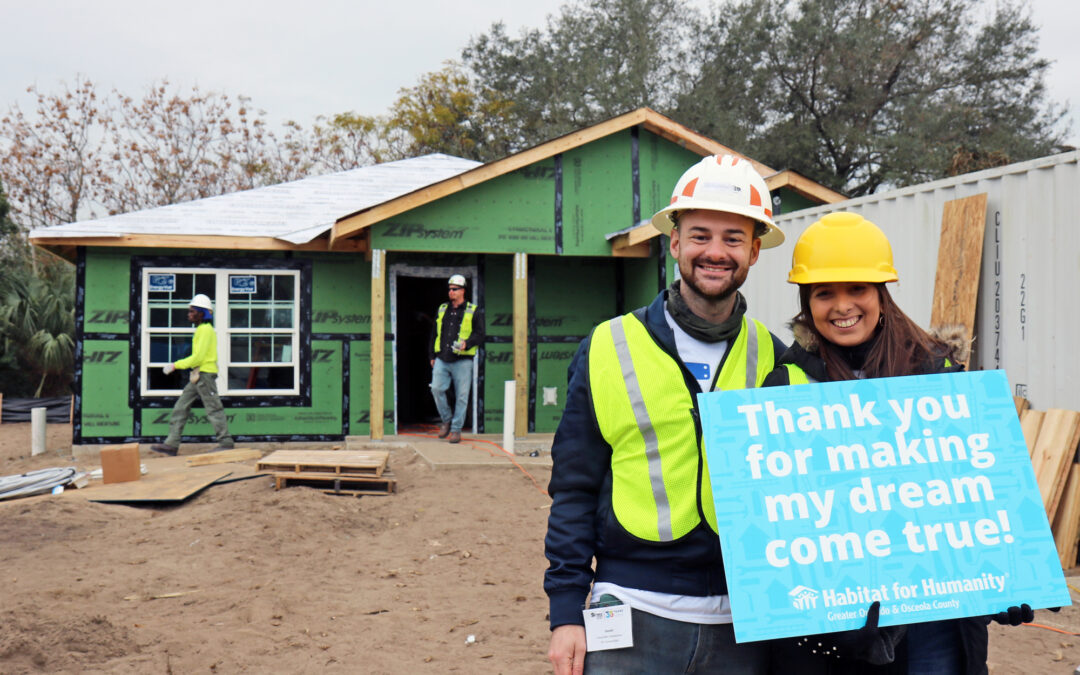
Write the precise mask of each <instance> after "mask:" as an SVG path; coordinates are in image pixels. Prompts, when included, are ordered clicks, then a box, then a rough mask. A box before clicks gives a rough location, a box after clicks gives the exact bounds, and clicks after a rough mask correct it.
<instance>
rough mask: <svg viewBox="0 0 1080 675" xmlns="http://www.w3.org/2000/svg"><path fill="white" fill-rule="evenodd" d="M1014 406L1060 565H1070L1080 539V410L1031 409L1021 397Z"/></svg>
mask: <svg viewBox="0 0 1080 675" xmlns="http://www.w3.org/2000/svg"><path fill="white" fill-rule="evenodd" d="M1016 410H1017V413H1018V414H1019V415H1020V428H1021V429H1022V430H1023V432H1024V440H1026V441H1027V446H1028V452H1029V453H1030V454H1031V465H1032V467H1033V468H1034V469H1035V478H1036V480H1037V481H1038V483H1039V492H1040V493H1041V494H1042V499H1043V506H1044V507H1046V516H1047V518H1048V519H1049V520H1050V523H1051V529H1052V530H1053V533H1054V542H1055V543H1056V544H1057V549H1058V557H1059V558H1060V559H1061V566H1062V567H1063V568H1065V569H1068V568H1070V567H1074V566H1075V565H1076V558H1077V548H1078V543H1080V464H1077V462H1076V454H1077V446H1078V445H1080V412H1075V411H1072V410H1060V409H1051V410H1047V411H1045V412H1043V411H1039V410H1032V409H1031V408H1030V407H1028V405H1027V401H1024V400H1023V399H1018V400H1017V402H1016Z"/></svg>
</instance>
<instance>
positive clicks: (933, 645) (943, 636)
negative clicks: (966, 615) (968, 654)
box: [907, 621, 964, 675]
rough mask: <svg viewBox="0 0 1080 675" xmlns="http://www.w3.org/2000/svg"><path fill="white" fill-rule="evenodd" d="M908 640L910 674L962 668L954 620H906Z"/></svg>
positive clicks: (938, 674) (940, 674) (942, 674)
mask: <svg viewBox="0 0 1080 675" xmlns="http://www.w3.org/2000/svg"><path fill="white" fill-rule="evenodd" d="M907 643H908V673H909V675H953V674H954V673H962V672H963V659H964V650H963V647H962V646H961V645H960V631H959V630H957V626H956V622H955V621H932V622H930V623H913V624H909V625H908V627H907Z"/></svg>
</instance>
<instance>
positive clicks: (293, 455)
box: [255, 450, 390, 478]
mask: <svg viewBox="0 0 1080 675" xmlns="http://www.w3.org/2000/svg"><path fill="white" fill-rule="evenodd" d="M389 458H390V453H389V451H387V450H278V451H277V452H274V453H271V454H270V455H267V456H266V457H263V458H262V459H261V460H259V462H258V464H256V465H255V468H256V470H259V471H272V472H273V473H274V475H275V476H277V475H279V474H282V475H288V476H292V477H295V478H300V477H316V478H317V477H320V476H326V475H329V476H330V477H331V478H346V477H348V478H378V477H380V476H382V474H383V471H384V470H385V469H386V462H387V460H388V459H389Z"/></svg>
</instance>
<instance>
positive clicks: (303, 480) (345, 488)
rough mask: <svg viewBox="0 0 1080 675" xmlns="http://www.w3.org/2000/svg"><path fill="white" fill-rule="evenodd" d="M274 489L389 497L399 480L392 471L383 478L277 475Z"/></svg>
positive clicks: (383, 474) (384, 474)
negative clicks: (299, 488) (302, 489)
mask: <svg viewBox="0 0 1080 675" xmlns="http://www.w3.org/2000/svg"><path fill="white" fill-rule="evenodd" d="M273 476H274V489H275V490H280V489H281V488H282V487H289V486H292V487H296V486H306V487H314V488H319V489H321V490H322V491H323V492H324V493H326V494H328V495H351V496H356V497H361V496H363V495H389V494H393V493H394V492H395V491H396V490H397V480H396V479H395V478H394V474H393V473H392V472H390V471H384V472H383V473H382V475H381V476H378V477H376V476H365V477H360V476H336V475H329V474H325V473H323V474H292V473H275V474H273Z"/></svg>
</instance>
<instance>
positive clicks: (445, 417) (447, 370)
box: [431, 358, 473, 432]
mask: <svg viewBox="0 0 1080 675" xmlns="http://www.w3.org/2000/svg"><path fill="white" fill-rule="evenodd" d="M472 369H473V360H472V359H458V360H457V361H454V362H453V363H447V362H446V361H443V360H442V359H439V358H436V359H435V366H434V367H433V368H432V369H431V395H432V396H434V397H435V407H436V408H438V410H439V418H440V419H441V420H442V422H443V424H446V423H447V422H449V423H450V431H457V432H460V431H461V427H463V426H464V425H465V410H466V409H467V408H468V407H469V388H470V387H471V386H472ZM451 382H453V383H454V410H453V412H451V411H450V403H449V402H448V401H447V400H446V392H447V390H449V389H450V383H451ZM451 417H452V418H453V419H451Z"/></svg>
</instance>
